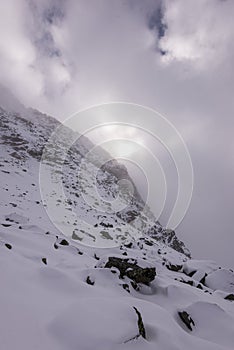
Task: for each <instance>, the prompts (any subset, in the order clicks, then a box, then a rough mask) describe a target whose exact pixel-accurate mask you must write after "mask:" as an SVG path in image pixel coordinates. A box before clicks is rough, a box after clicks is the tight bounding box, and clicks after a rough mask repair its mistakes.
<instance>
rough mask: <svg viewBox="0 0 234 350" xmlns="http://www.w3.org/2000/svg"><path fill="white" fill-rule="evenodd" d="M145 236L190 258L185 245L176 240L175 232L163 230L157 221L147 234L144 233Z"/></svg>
mask: <svg viewBox="0 0 234 350" xmlns="http://www.w3.org/2000/svg"><path fill="white" fill-rule="evenodd" d="M145 235H146V236H150V237H151V238H153V239H155V240H156V241H160V242H163V243H165V244H166V245H168V246H169V247H171V248H173V249H175V250H176V251H177V252H179V253H182V254H184V255H186V256H187V257H188V258H191V254H190V252H189V250H188V249H187V248H186V247H185V244H184V243H183V242H182V241H180V240H179V239H178V238H177V236H176V234H175V231H173V230H169V229H164V228H163V227H162V226H161V225H160V223H159V222H158V221H157V222H155V224H154V225H153V226H152V227H151V228H150V229H149V230H148V231H147V232H145Z"/></svg>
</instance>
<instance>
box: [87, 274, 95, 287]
mask: <svg viewBox="0 0 234 350" xmlns="http://www.w3.org/2000/svg"><path fill="white" fill-rule="evenodd" d="M86 283H88V284H90V285H91V286H93V285H94V283H95V282H94V281H92V280H91V279H90V277H89V276H88V277H87V278H86Z"/></svg>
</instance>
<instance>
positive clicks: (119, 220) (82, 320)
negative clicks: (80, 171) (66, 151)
mask: <svg viewBox="0 0 234 350" xmlns="http://www.w3.org/2000/svg"><path fill="white" fill-rule="evenodd" d="M37 119H39V118H36V117H35V115H34V119H33V118H32V120H31V121H30V123H28V124H27V123H25V121H22V120H21V119H19V117H18V116H17V115H13V114H7V112H5V111H2V112H1V123H2V122H3V123H2V129H1V135H0V137H1V167H0V181H1V198H0V205H1V211H0V282H1V288H0V310H1V312H0V349H1V350H16V349H19V350H31V349H33V350H42V349H43V350H94V349H95V350H120V349H123V350H133V349H136V350H147V349H150V350H151V349H152V350H156V349H159V350H188V349H189V350H198V349H201V350H233V349H234V301H231V300H227V299H225V298H226V297H227V296H228V295H229V296H230V294H232V293H234V274H233V272H232V271H231V270H225V269H222V268H221V267H220V266H218V265H217V264H216V263H215V262H212V261H199V260H193V259H190V258H189V257H188V256H187V255H188V254H187V255H184V254H183V253H181V252H178V251H176V250H174V249H173V247H172V246H169V245H168V244H169V242H168V244H166V243H167V242H166V243H165V239H164V238H163V237H161V235H162V236H163V234H162V232H163V231H162V227H161V226H160V224H159V223H157V227H158V229H159V233H160V232H161V235H159V237H161V238H160V239H159V238H157V235H148V236H147V234H142V232H143V229H144V228H145V226H146V225H147V222H148V221H151V220H152V216H151V214H150V213H149V216H150V219H148V218H144V217H143V218H141V219H142V220H141V222H140V223H141V225H140V226H138V227H134V226H131V225H128V224H127V222H126V220H124V219H126V217H124V215H125V214H126V213H124V215H123V216H122V217H120V216H117V215H115V214H113V213H107V214H106V215H102V217H100V213H99V212H98V209H97V210H94V209H92V210H91V209H90V208H89V207H88V206H87V204H86V203H85V201H84V200H83V199H82V198H80V197H77V195H80V191H81V190H82V188H84V187H85V188H86V189H87V193H89V187H88V186H91V187H92V186H94V184H93V183H92V182H91V179H92V177H91V175H92V174H91V173H92V171H93V170H94V166H95V165H94V164H93V163H90V164H88V170H87V174H89V173H90V177H89V175H88V176H87V178H86V179H84V178H81V179H80V180H78V181H81V182H83V186H80V187H79V183H78V185H77V186H78V187H75V186H74V183H75V181H77V174H76V172H77V167H79V162H77V164H78V165H77V164H76V163H75V161H76V156H75V154H74V155H73V156H72V157H70V158H69V162H68V164H67V170H66V173H67V177H66V179H65V180H64V181H65V186H67V193H68V195H69V198H70V199H71V201H72V202H73V205H74V206H75V208H76V210H77V212H78V215H80V216H81V217H82V220H85V221H87V222H88V224H89V225H88V232H81V228H80V227H79V225H76V222H69V219H67V221H65V222H64V226H66V227H69V230H70V231H69V230H68V232H70V238H67V237H65V236H63V234H62V233H61V232H60V231H59V230H58V229H57V228H56V227H55V226H54V225H53V224H52V222H51V221H50V220H49V218H48V216H47V213H46V210H45V207H44V206H43V203H42V202H41V197H40V191H39V185H38V174H39V160H38V159H37V157H35V156H34V155H33V156H30V153H27V156H26V151H25V150H27V152H28V150H29V149H36V148H37V147H36V145H40V141H41V139H42V137H41V135H42V134H43V133H42V131H41V130H42V129H43V127H42V125H41V124H40V122H39V121H38V120H37ZM6 120H8V121H7V122H6ZM54 124H56V122H53V120H52V119H51V120H50V122H48V125H46V131H47V132H48V135H49V133H50V132H51V131H52V129H53V127H54ZM44 128H45V127H44ZM29 129H30V130H29ZM43 130H44V129H43ZM14 132H15V133H19V134H20V137H19V139H18V140H17V139H14V138H12V139H11V137H12V135H13V136H14ZM40 132H41V133H40ZM43 132H44V131H43ZM43 135H45V133H44V134H43ZM4 136H5V137H4ZM42 141H43V140H42ZM42 141H41V142H42ZM43 142H44V141H43ZM37 143H38V144H37ZM25 146H27V147H28V148H24V147H25ZM80 147H81V146H80ZM18 156H20V157H18ZM77 159H78V161H79V155H78V154H77ZM71 167H74V169H73V171H71V170H70V169H71ZM99 175H100V174H99ZM100 177H101V178H102V180H105V181H102V182H101V184H100V188H99V189H100V191H101V193H102V195H103V197H105V196H106V198H107V197H108V196H109V197H111V196H112V195H113V193H112V192H114V191H115V190H116V186H117V185H116V183H117V182H116V181H115V180H116V179H115V178H114V175H113V174H112V175H110V174H109V173H108V172H105V171H103V173H101V175H100ZM107 179H108V181H110V182H111V189H110V190H109V192H108V190H107V188H106V186H105V184H106V183H107V182H108V181H107ZM111 191H112V192H111ZM54 196H55V197H56V194H54ZM58 199H59V198H58ZM59 203H60V202H59V201H58V207H59ZM132 205H133V207H134V209H137V202H136V203H135V204H134V203H133V204H132ZM132 210H133V209H132ZM67 212H68V213H67V218H69V208H68V209H67ZM126 215H127V214H126ZM104 216H105V217H104ZM57 220H58V221H59V220H64V218H60V217H58V218H57ZM103 222H105V224H107V225H108V224H111V225H114V226H115V227H116V228H118V230H117V231H114V230H111V227H109V228H108V227H105V228H103V226H102V223H103ZM60 224H61V222H60ZM96 224H97V225H98V227H100V231H101V230H104V231H105V232H107V233H109V234H110V235H111V237H112V238H111V239H110V238H109V239H110V241H111V242H113V241H115V240H118V237H117V236H116V234H117V232H121V233H122V236H121V237H123V239H122V238H121V239H122V243H121V242H118V243H119V244H118V245H117V244H115V246H114V245H113V246H112V247H110V248H105V247H103V248H98V247H96V248H95V247H93V248H92V247H89V246H88V245H87V244H88V243H92V240H94V239H95V237H94V238H93V237H92V236H95V235H92V233H93V232H94V225H96ZM92 227H93V229H92ZM92 230H93V231H92ZM119 230H120V231H119ZM129 230H131V234H130V235H129ZM73 231H75V233H76V236H74V235H73ZM83 231H84V230H83ZM139 233H140V234H139ZM90 235H91V236H90ZM77 236H78V237H80V238H79V239H77ZM72 237H73V238H74V237H75V239H72ZM106 237H109V236H108V235H107V234H104V237H103V242H106V240H107V238H106ZM64 239H66V241H67V243H68V244H67V245H64V242H63V240H64ZM82 239H83V240H85V242H86V244H83V242H82ZM89 239H91V241H89ZM115 242H116V241H115ZM103 246H105V243H103ZM107 246H108V245H107ZM183 249H184V250H185V252H187V251H186V249H185V247H183ZM109 257H116V258H118V257H119V258H122V259H128V258H129V259H131V260H129V262H134V261H135V262H136V263H137V265H138V266H140V267H142V268H146V267H151V268H152V267H155V268H156V277H155V279H154V280H153V281H152V282H151V283H149V284H148V285H147V284H142V283H138V284H137V285H136V284H134V283H133V281H132V280H131V279H130V278H129V277H127V276H126V275H125V276H124V277H122V278H121V276H120V272H119V270H118V269H117V268H114V267H113V268H105V264H106V263H107V261H108V259H109ZM175 270H177V271H175ZM134 308H136V310H138V312H140V314H141V317H142V321H143V324H144V328H145V333H146V338H143V337H142V336H141V335H140V334H139V333H140V331H139V318H138V314H137V312H136V310H135V309H134ZM179 312H180V313H187V315H188V317H189V318H190V317H191V319H192V320H193V323H194V324H192V323H191V330H190V329H189V327H188V326H186V322H184V321H182V319H181V317H180V316H179Z"/></svg>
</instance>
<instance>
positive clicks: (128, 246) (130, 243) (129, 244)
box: [124, 242, 132, 248]
mask: <svg viewBox="0 0 234 350" xmlns="http://www.w3.org/2000/svg"><path fill="white" fill-rule="evenodd" d="M124 246H125V247H126V248H132V242H129V243H125V244H124Z"/></svg>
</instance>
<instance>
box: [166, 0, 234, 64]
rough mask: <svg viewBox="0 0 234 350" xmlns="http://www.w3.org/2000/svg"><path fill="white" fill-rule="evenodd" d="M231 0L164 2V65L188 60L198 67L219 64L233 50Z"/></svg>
mask: <svg viewBox="0 0 234 350" xmlns="http://www.w3.org/2000/svg"><path fill="white" fill-rule="evenodd" d="M233 11H234V3H233V1H221V0H198V1H193V0H187V1H184V0H174V1H171V0H166V1H165V13H164V21H165V23H166V25H167V30H166V35H165V36H164V37H163V38H162V39H161V40H160V48H161V49H162V50H163V51H165V52H166V54H165V55H164V56H163V60H164V61H165V62H170V61H172V60H178V61H182V62H183V61H192V63H193V64H194V65H196V66H198V67H199V68H204V69H205V68H207V66H210V65H216V64H220V63H223V62H224V60H225V59H226V56H227V55H228V54H229V52H230V49H231V47H232V48H233V40H232V38H233V31H234V22H233Z"/></svg>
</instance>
